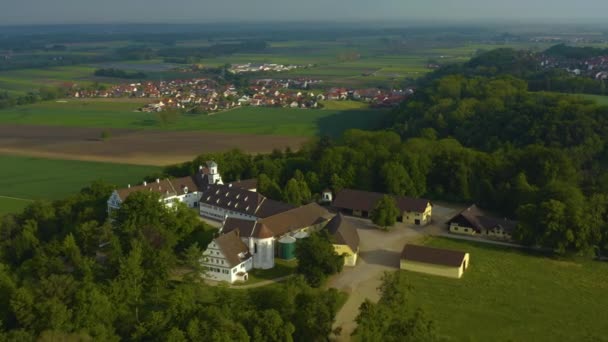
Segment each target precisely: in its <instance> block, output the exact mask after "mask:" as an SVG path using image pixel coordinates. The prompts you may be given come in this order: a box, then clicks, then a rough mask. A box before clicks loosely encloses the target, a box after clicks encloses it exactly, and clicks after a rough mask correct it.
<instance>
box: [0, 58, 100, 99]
mask: <svg viewBox="0 0 608 342" xmlns="http://www.w3.org/2000/svg"><path fill="white" fill-rule="evenodd" d="M94 71H95V68H94V67H90V66H82V65H81V66H65V67H53V68H46V69H20V70H11V71H2V72H0V89H1V90H8V91H11V92H13V93H16V94H24V93H27V92H30V91H36V90H38V89H40V88H41V87H45V86H60V85H62V84H63V83H77V84H79V85H81V86H85V85H89V84H91V83H92V77H93V72H94Z"/></svg>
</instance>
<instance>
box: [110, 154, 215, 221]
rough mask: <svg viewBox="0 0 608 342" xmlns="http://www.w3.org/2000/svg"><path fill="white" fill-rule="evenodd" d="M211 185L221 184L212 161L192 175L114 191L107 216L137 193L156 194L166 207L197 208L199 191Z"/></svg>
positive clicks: (157, 180) (199, 197)
mask: <svg viewBox="0 0 608 342" xmlns="http://www.w3.org/2000/svg"><path fill="white" fill-rule="evenodd" d="M212 184H220V185H221V184H223V182H222V176H221V175H220V174H219V171H218V167H217V164H216V163H215V162H213V161H209V162H207V166H206V167H203V166H200V167H199V171H198V172H197V173H196V174H195V175H193V176H188V177H182V178H174V179H169V178H167V179H162V180H161V179H156V181H155V182H150V183H148V182H143V183H142V184H140V185H136V186H131V185H128V186H127V187H126V188H123V189H116V190H114V192H112V195H111V196H110V198H109V199H108V202H107V203H108V214H111V213H112V212H113V211H115V210H118V209H119V208H120V206H121V204H122V202H124V201H125V200H126V199H127V197H128V196H129V195H130V194H132V193H134V192H137V191H151V192H157V193H159V194H160V195H161V201H163V202H164V203H165V205H166V206H167V207H169V208H170V207H172V206H173V205H174V204H175V203H178V202H182V203H185V204H186V205H187V206H188V207H189V208H197V207H198V205H199V201H200V199H201V190H202V189H205V188H206V187H208V186H209V185H212Z"/></svg>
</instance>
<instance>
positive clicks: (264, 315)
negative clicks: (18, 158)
mask: <svg viewBox="0 0 608 342" xmlns="http://www.w3.org/2000/svg"><path fill="white" fill-rule="evenodd" d="M111 192H112V187H110V186H108V185H105V184H102V183H94V184H92V185H91V186H89V187H87V188H85V189H83V190H82V191H81V192H80V193H79V194H77V195H75V196H72V197H69V198H66V199H64V200H58V201H54V202H36V203H33V204H31V205H30V206H28V207H27V208H26V209H25V210H24V211H23V212H22V213H19V214H15V215H6V216H4V217H1V218H0V236H2V241H0V322H1V323H2V324H1V325H0V340H2V341H5V340H7V341H35V340H99V341H119V340H146V341H202V340H215V341H250V340H254V341H277V342H278V341H294V340H295V341H320V340H325V339H327V337H328V336H329V334H330V333H331V330H332V324H333V321H334V317H335V314H336V311H337V309H338V305H339V303H340V302H341V296H342V295H341V294H339V293H338V292H337V291H336V290H322V289H314V288H311V287H310V286H309V285H307V283H306V282H305V281H304V280H303V279H301V278H299V277H294V278H293V279H291V280H289V281H287V282H286V283H284V284H277V285H275V286H271V287H263V288H259V289H252V290H247V291H246V290H231V289H227V288H225V287H210V286H207V285H205V284H204V283H202V282H201V281H200V276H199V272H200V271H201V267H200V264H199V261H200V259H201V256H202V250H203V249H204V248H205V247H206V245H207V244H208V243H209V242H210V240H211V239H212V237H213V233H214V231H215V230H213V229H211V228H210V227H208V226H206V225H205V224H203V223H202V222H201V221H200V220H199V219H198V215H197V213H196V212H195V211H193V210H191V209H189V208H187V207H185V206H177V207H175V208H174V209H167V208H166V207H165V206H164V205H163V204H162V203H161V201H159V195H158V194H155V193H150V192H137V193H133V194H131V195H130V196H129V197H128V198H127V199H126V201H125V202H123V205H122V207H121V209H120V210H119V211H118V212H116V213H114V214H113V217H114V219H115V220H114V221H113V222H109V221H107V220H106V218H107V212H106V201H107V199H108V198H109V196H110V194H111ZM315 238H318V237H315ZM313 240H314V239H313ZM313 240H311V241H313ZM314 241H317V240H314ZM329 246H331V245H329ZM300 250H302V248H300ZM340 261H341V260H340ZM176 269H181V270H189V271H188V272H186V273H183V272H180V273H179V274H180V275H181V279H180V276H177V275H176V273H175V270H176Z"/></svg>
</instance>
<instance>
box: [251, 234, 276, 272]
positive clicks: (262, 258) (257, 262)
mask: <svg viewBox="0 0 608 342" xmlns="http://www.w3.org/2000/svg"><path fill="white" fill-rule="evenodd" d="M252 240H253V244H254V247H253V250H251V254H252V255H253V267H254V268H261V269H269V268H273V267H274V238H268V239H252ZM256 244H257V253H255V250H256V247H255V245H256Z"/></svg>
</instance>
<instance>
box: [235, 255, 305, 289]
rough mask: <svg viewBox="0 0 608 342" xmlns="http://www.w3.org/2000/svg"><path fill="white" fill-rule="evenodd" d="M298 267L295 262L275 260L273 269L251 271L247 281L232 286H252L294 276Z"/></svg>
mask: <svg viewBox="0 0 608 342" xmlns="http://www.w3.org/2000/svg"><path fill="white" fill-rule="evenodd" d="M297 265H298V262H297V260H289V261H288V260H281V259H278V258H277V259H275V261H274V267H273V268H271V269H268V270H261V269H257V268H254V269H251V270H250V271H248V272H247V273H249V279H248V280H247V281H246V282H244V283H241V282H237V283H234V285H237V286H238V285H253V284H256V283H259V282H262V281H267V280H273V279H276V278H280V277H285V276H288V275H291V274H294V273H295V271H296V266H297Z"/></svg>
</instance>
